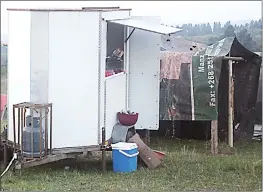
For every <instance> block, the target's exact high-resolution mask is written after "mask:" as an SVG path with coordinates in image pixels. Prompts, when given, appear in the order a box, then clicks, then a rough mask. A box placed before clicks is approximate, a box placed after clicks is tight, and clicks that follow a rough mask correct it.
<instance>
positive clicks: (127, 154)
mask: <svg viewBox="0 0 263 192" xmlns="http://www.w3.org/2000/svg"><path fill="white" fill-rule="evenodd" d="M111 146H112V162H113V171H114V172H116V173H129V172H133V171H136V170H137V157H138V155H139V152H138V146H137V145H136V143H125V142H119V143H116V144H112V145H111Z"/></svg>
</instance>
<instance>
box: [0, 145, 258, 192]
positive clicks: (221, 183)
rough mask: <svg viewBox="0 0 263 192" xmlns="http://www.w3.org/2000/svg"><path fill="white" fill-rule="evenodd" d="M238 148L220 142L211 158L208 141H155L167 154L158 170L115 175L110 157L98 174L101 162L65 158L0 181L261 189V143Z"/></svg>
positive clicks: (98, 187)
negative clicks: (216, 153) (218, 152)
mask: <svg viewBox="0 0 263 192" xmlns="http://www.w3.org/2000/svg"><path fill="white" fill-rule="evenodd" d="M236 146H237V147H236V148H235V149H234V150H231V151H230V150H229V149H228V148H227V147H226V146H224V145H222V144H221V145H220V151H221V153H223V154H224V155H223V154H222V155H218V156H211V155H209V151H210V146H209V143H208V142H198V141H178V140H173V141H172V140H157V141H154V143H153V144H152V148H154V149H157V150H161V151H164V152H166V154H167V157H166V159H165V161H164V164H163V166H162V167H160V168H158V169H156V170H149V169H147V168H145V167H139V168H138V171H136V172H134V173H131V174H116V173H113V172H112V167H111V161H110V160H109V161H108V164H107V165H108V167H107V168H108V171H107V172H106V173H102V172H101V171H100V161H99V160H89V161H85V162H82V163H81V162H78V163H77V164H74V166H73V164H72V162H65V161H64V162H60V163H56V164H53V165H48V166H45V167H38V168H35V169H28V170H23V171H22V173H20V174H19V173H18V172H15V173H12V172H9V173H8V174H7V175H5V177H4V179H3V180H2V181H3V182H2V184H3V187H4V189H6V190H15V191H18V190H24V191H40V190H46V191H191V190H195V191H197V190H198V191H211V190H213V191H261V189H262V185H261V179H262V161H261V151H262V149H261V142H252V143H250V144H244V143H243V144H238V145H236ZM230 152H231V153H230ZM109 156H110V154H109ZM65 166H69V167H70V169H69V170H65V169H64V167H65Z"/></svg>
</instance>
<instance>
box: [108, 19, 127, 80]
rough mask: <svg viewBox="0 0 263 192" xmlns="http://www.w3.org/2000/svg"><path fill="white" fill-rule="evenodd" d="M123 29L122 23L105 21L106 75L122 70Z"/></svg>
mask: <svg viewBox="0 0 263 192" xmlns="http://www.w3.org/2000/svg"><path fill="white" fill-rule="evenodd" d="M124 30H125V27H124V26H123V25H119V24H115V23H110V22H108V23H107V58H106V74H105V75H106V77H107V76H111V75H114V74H117V73H121V72H124V43H125V42H124Z"/></svg>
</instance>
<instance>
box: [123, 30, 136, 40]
mask: <svg viewBox="0 0 263 192" xmlns="http://www.w3.org/2000/svg"><path fill="white" fill-rule="evenodd" d="M134 31H135V28H133V29H132V31H131V32H130V34H129V36H128V37H127V39H126V40H125V43H127V41H128V40H129V39H130V37H131V35H132V34H133V32H134Z"/></svg>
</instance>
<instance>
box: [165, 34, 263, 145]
mask: <svg viewBox="0 0 263 192" xmlns="http://www.w3.org/2000/svg"><path fill="white" fill-rule="evenodd" d="M197 48H198V47H197ZM180 54H181V55H180ZM229 55H230V56H231V57H242V58H243V59H244V61H236V62H234V64H233V76H234V125H233V127H235V126H236V125H237V124H239V126H238V128H237V129H236V130H235V136H240V137H241V135H242V137H248V138H252V135H253V123H254V121H255V106H256V100H257V92H258V83H259V74H260V66H261V61H262V58H261V57H260V56H259V55H257V54H255V53H253V52H250V51H249V50H247V49H246V48H245V47H244V46H243V45H241V44H240V43H239V42H238V40H237V39H236V38H234V37H228V38H225V39H222V40H221V41H219V42H217V43H215V44H213V45H211V46H209V47H207V48H206V49H205V50H202V51H200V52H198V53H193V52H192V53H171V52H167V51H165V52H162V57H161V90H160V120H187V121H191V120H196V121H198V120H200V121H201V120H205V121H211V120H216V119H218V130H219V138H220V139H221V140H222V139H225V138H226V136H227V130H228V61H227V60H224V59H223V57H224V56H229ZM190 66H191V67H190ZM169 69H170V70H169ZM171 69H172V70H171Z"/></svg>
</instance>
